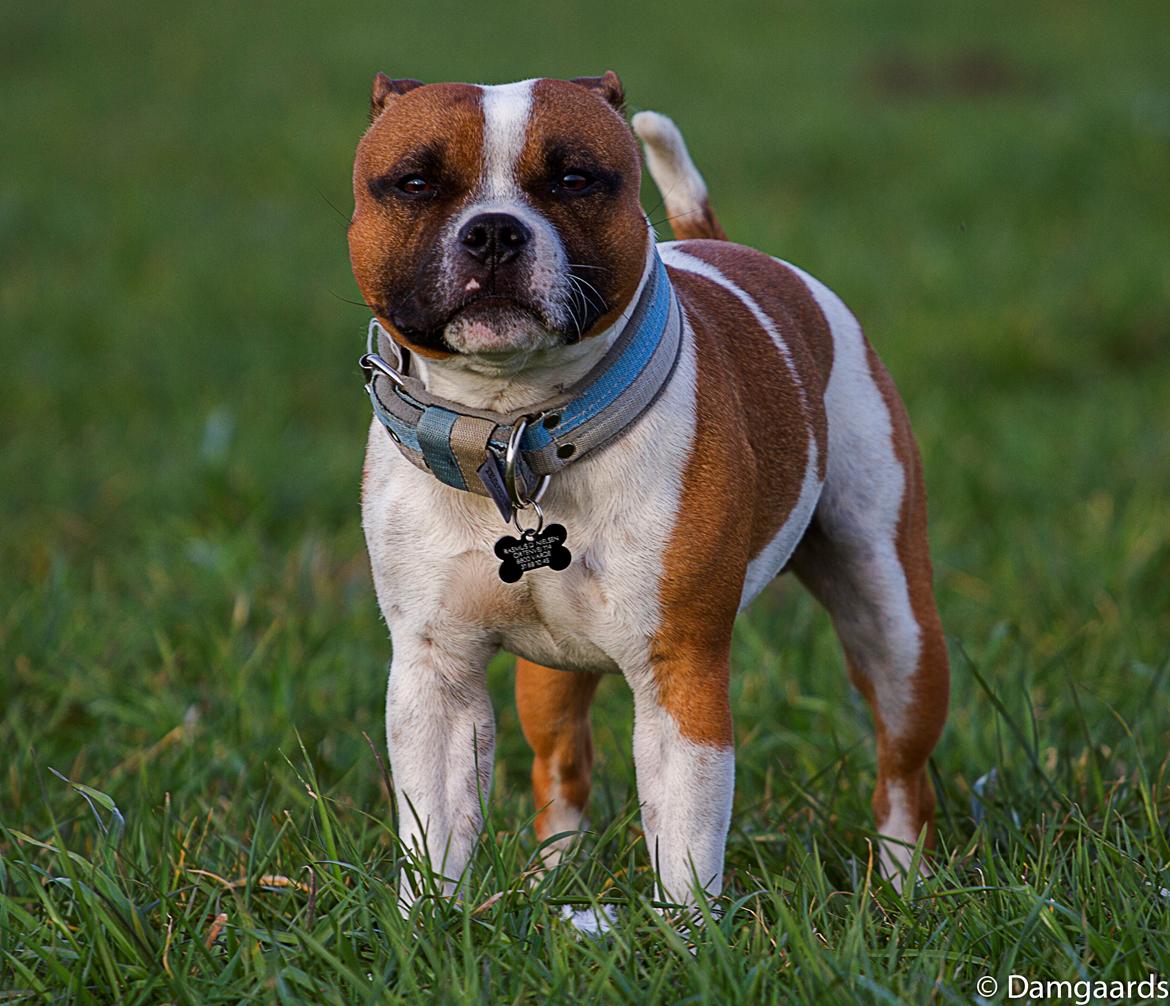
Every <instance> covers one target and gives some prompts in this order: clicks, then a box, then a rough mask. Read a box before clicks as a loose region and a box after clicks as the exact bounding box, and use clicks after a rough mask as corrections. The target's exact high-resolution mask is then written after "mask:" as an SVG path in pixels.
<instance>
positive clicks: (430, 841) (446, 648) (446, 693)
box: [386, 627, 495, 909]
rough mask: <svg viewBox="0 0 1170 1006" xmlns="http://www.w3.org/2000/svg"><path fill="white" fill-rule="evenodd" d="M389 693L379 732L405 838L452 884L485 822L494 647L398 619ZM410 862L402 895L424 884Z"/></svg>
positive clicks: (442, 886) (450, 889) (441, 882)
mask: <svg viewBox="0 0 1170 1006" xmlns="http://www.w3.org/2000/svg"><path fill="white" fill-rule="evenodd" d="M392 636H393V643H394V657H393V660H392V661H391V664H390V684H389V688H388V689H387V694H386V738H387V743H388V746H389V749H390V766H391V770H392V772H393V775H394V788H395V790H396V791H397V796H398V829H399V837H400V839H401V841H402V844H403V845H404V846H405V847H406V849H407V850H408V851H409V852H411V853H412V854H414V855H416V856H418V857H419V858H420V859H421V860H423V861H424V862H426V863H429V864H430V869H431V871H432V872H433V874H434V876H435V878H436V883H437V886H438V889H439V891H440V892H441V893H442V894H444V895H451V894H453V893H455V891H456V889H457V887H458V882H459V878H460V876H461V874H462V873H463V871H464V869H465V868H466V866H467V862H468V860H469V859H470V857H471V853H472V850H473V849H474V847H475V842H476V839H477V838H478V837H479V832H480V828H481V827H482V825H483V813H482V809H481V808H482V806H483V801H486V799H487V795H488V788H489V786H490V785H491V775H492V758H493V752H494V749H495V723H494V720H493V717H492V707H491V702H490V700H489V698H488V693H487V683H486V668H487V662H488V660H489V659H490V657H491V654H492V652H493V650H494V647H493V646H492V645H490V644H489V643H488V642H487V641H486V640H484V639H481V638H478V637H477V636H476V635H475V634H472V633H460V632H458V631H444V632H443V633H441V634H440V633H437V632H436V633H434V634H431V633H430V632H429V631H420V630H411V629H406V628H401V627H397V628H394V630H393V632H392ZM410 872H411V871H409V870H407V871H405V872H404V874H403V877H402V886H401V890H400V900H401V903H402V905H403V908H404V909H405V908H408V907H409V906H410V904H412V903H413V902H414V900H415V899H416V898H417V897H418V896H419V895H420V894H422V893H423V891H424V889H425V885H423V884H421V883H420V884H416V883H415V882H413V881H412V879H411V877H410Z"/></svg>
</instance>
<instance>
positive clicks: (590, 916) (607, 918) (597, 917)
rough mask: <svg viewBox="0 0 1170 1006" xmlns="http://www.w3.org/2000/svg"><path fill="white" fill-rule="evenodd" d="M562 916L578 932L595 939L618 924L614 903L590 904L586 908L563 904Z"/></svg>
mask: <svg viewBox="0 0 1170 1006" xmlns="http://www.w3.org/2000/svg"><path fill="white" fill-rule="evenodd" d="M561 918H562V919H564V920H565V921H566V922H568V923H569V924H571V925H572V926H573V928H574V929H576V930H577V932H579V933H583V934H584V935H585V936H589V937H593V938H594V939H596V938H597V937H599V936H604V935H605V934H606V933H608V932H609V931H610V930H611V929H613V928H614V927H615V926H616V925H617V912H616V911H615V910H614V907H613V905H597V906H596V907H594V906H593V905H588V906H586V907H585V908H578V907H576V906H575V905H561Z"/></svg>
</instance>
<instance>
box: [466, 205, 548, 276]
mask: <svg viewBox="0 0 1170 1006" xmlns="http://www.w3.org/2000/svg"><path fill="white" fill-rule="evenodd" d="M531 240H532V231H530V230H529V229H528V228H527V227H526V226H525V225H524V224H523V223H522V222H521V221H520V220H517V219H516V217H514V216H512V215H511V214H510V213H480V214H479V215H478V216H474V217H472V218H471V219H470V220H468V221H467V223H465V224H464V225H463V227H462V228H460V230H459V242H460V244H462V245H463V250H464V251H465V252H467V254H468V255H470V256H471V257H472V258H473V259H475V260H476V261H477V262H482V263H483V264H484V265H488V266H493V267H494V266H498V265H502V264H503V263H505V262H508V261H510V260H512V259H514V258H515V257H516V256H517V255H519V254H520V253H521V252H522V251H523V250H524V246H525V245H526V244H528V242H529V241H531Z"/></svg>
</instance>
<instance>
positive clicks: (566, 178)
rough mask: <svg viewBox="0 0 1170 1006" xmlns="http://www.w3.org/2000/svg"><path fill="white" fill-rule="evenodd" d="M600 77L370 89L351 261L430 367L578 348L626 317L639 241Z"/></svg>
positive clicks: (631, 147) (390, 326)
mask: <svg viewBox="0 0 1170 1006" xmlns="http://www.w3.org/2000/svg"><path fill="white" fill-rule="evenodd" d="M621 104H622V92H621V84H620V82H619V81H618V79H617V77H616V76H615V75H614V74H612V73H607V74H606V75H605V76H604V77H599V78H587V79H586V78H582V79H580V80H577V81H564V80H535V81H525V82H522V83H519V84H505V85H501V86H499V87H479V86H474V85H470V84H431V85H425V86H424V85H421V84H419V83H418V82H417V81H412V80H411V81H403V80H400V81H392V80H389V79H388V78H387V77H385V76H383V75H382V74H379V75H378V76H377V78H375V80H374V90H373V95H372V98H371V118H372V123H371V126H370V128H369V130H368V131H367V132H366V134H365V136H363V137H362V140H361V142H360V144H359V145H358V150H357V158H356V161H355V164H354V175H353V183H354V213H353V219H352V220H351V222H350V227H349V249H350V260H351V262H352V264H353V272H354V276H355V277H356V279H357V282H358V286H359V288H360V289H361V292H362V296H363V297H364V298H365V300H366V303H367V304H369V305H370V306H371V307H372V308H373V310H374V313H375V314H376V315H377V317H378V319H379V320H380V321H381V322H382V324H383V325H384V326H385V327H386V328H387V330H388V331H389V332H390V333H391V335H392V336H393V337H394V338H395V339H397V340H398V341H399V342H401V343H402V344H403V345H405V346H407V347H408V348H410V349H412V350H414V351H415V352H419V353H422V354H423V355H425V356H429V357H444V356H450V355H452V354H467V355H474V356H485V357H499V356H507V355H511V354H516V353H527V352H531V351H532V350H536V349H544V348H548V347H552V346H556V345H563V344H569V343H573V342H577V341H579V340H580V339H583V338H588V337H589V336H590V335H592V334H596V333H597V332H600V331H602V330H603V329H605V328H606V327H607V326H608V325H609V324H611V323H612V322H613V321H614V320H615V319H616V318H617V317H618V315H619V314H620V312H621V311H622V310H623V309H624V308H625V307H626V306H627V305H628V303H629V301H630V299H631V298H632V297H633V295H634V292H635V291H636V289H637V286H638V282H639V280H640V279H641V276H642V272H643V267H644V265H645V258H646V251H647V247H648V242H649V232H648V227H647V223H646V219H645V216H644V214H643V212H642V209H641V205H640V204H639V201H638V195H639V193H638V190H639V185H640V181H641V164H640V161H639V157H638V149H637V145H636V143H635V142H634V137H633V134H632V133H631V131H630V129H629V127H628V126H627V125H626V122H625V119H624V118H623V117H622V114H621V112H620V108H621Z"/></svg>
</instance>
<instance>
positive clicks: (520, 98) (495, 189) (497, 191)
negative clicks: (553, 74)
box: [483, 80, 536, 199]
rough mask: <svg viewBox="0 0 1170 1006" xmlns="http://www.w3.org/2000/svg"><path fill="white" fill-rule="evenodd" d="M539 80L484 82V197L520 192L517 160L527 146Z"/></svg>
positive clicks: (490, 197) (494, 197) (492, 197)
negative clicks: (525, 142) (536, 85)
mask: <svg viewBox="0 0 1170 1006" xmlns="http://www.w3.org/2000/svg"><path fill="white" fill-rule="evenodd" d="M535 83H536V81H535V80H521V81H518V82H517V83H515V84H495V85H490V84H488V85H484V88H483V162H484V178H483V184H484V196H485V198H487V199H506V198H508V197H509V196H514V195H515V193H516V188H517V187H516V161H517V160H519V158H520V152H521V151H522V150H523V149H524V137H525V136H526V135H527V133H528V119H529V116H530V115H531V114H532V88H533V85H534V84H535Z"/></svg>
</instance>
